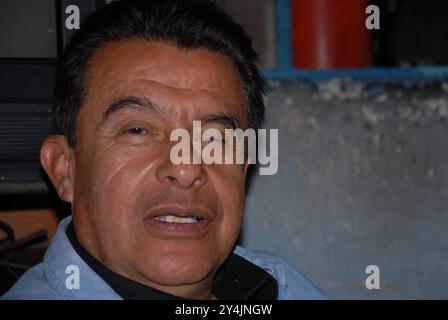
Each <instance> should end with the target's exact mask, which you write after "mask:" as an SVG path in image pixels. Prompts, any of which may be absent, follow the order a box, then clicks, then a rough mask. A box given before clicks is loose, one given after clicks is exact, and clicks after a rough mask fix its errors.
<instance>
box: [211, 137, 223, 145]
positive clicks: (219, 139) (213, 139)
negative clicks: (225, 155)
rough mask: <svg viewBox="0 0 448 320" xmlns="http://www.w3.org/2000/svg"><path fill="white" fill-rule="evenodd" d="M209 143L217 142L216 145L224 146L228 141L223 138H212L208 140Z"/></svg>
mask: <svg viewBox="0 0 448 320" xmlns="http://www.w3.org/2000/svg"><path fill="white" fill-rule="evenodd" d="M208 142H215V143H222V144H224V143H225V142H226V140H225V139H223V138H217V137H214V136H211V137H209V138H208Z"/></svg>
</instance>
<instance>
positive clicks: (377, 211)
mask: <svg viewBox="0 0 448 320" xmlns="http://www.w3.org/2000/svg"><path fill="white" fill-rule="evenodd" d="M271 85H272V91H271V93H270V94H269V96H268V98H267V122H266V128H278V129H279V171H278V173H277V175H275V176H258V175H257V174H255V175H254V176H253V178H252V182H251V186H250V188H249V194H248V199H247V210H246V216H245V223H244V227H243V233H242V237H241V243H242V244H243V245H244V246H246V247H248V248H251V249H265V250H269V251H271V252H273V253H275V254H277V255H279V256H281V257H282V258H284V259H285V260H286V261H288V262H289V263H291V264H293V265H294V266H296V267H298V268H299V269H300V270H302V271H303V272H304V273H305V274H306V275H307V276H309V277H310V278H311V279H312V280H313V281H314V282H315V283H316V284H317V285H318V286H320V287H321V288H322V289H323V290H324V291H325V292H326V293H327V294H328V295H329V296H330V298H334V299H344V298H361V299H364V298H365V299H383V298H386V299H387V298H445V299H446V298H448V287H447V286H448V236H447V230H448V100H447V96H448V93H447V90H448V84H447V83H445V84H440V83H439V84H433V85H430V84H425V83H414V84H412V85H409V86H407V87H405V86H403V85H387V86H383V85H380V84H375V83H370V84H368V83H362V82H358V83H350V82H346V81H343V80H340V79H333V80H330V81H326V82H321V83H302V84H301V83H289V84H281V83H271ZM371 264H374V265H377V266H378V267H379V268H380V270H381V289H380V290H367V289H366V288H365V279H366V277H367V274H365V268H366V266H368V265H371Z"/></svg>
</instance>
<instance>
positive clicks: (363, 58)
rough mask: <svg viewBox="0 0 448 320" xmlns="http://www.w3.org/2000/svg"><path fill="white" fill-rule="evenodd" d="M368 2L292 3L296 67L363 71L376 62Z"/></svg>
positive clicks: (316, 0) (308, 0)
mask: <svg viewBox="0 0 448 320" xmlns="http://www.w3.org/2000/svg"><path fill="white" fill-rule="evenodd" d="M368 4H369V3H368V0H291V10H292V28H293V30H292V36H293V59H294V67H295V68H299V69H337V68H362V67H368V66H370V65H371V63H372V49H371V38H370V31H369V30H367V28H366V26H365V21H366V19H367V14H366V13H365V11H366V8H367V6H368Z"/></svg>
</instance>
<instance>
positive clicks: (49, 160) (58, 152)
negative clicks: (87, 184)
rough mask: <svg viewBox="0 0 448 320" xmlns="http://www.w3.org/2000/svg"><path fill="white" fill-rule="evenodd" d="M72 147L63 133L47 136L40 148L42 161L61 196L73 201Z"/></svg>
mask: <svg viewBox="0 0 448 320" xmlns="http://www.w3.org/2000/svg"><path fill="white" fill-rule="evenodd" d="M72 151H73V150H72V148H70V146H69V145H68V142H67V139H66V138H65V136H63V135H52V136H49V137H48V138H46V139H45V140H44V142H43V144H42V146H41V149H40V163H41V165H42V167H43V168H44V170H45V172H46V173H47V175H48V177H49V178H50V180H51V183H52V184H53V186H54V187H55V189H56V191H57V193H58V195H59V197H60V198H61V199H62V200H64V201H66V202H70V203H71V202H72V201H73V189H74V188H73V183H74V173H73V171H74V170H72V168H74V157H73V152H72Z"/></svg>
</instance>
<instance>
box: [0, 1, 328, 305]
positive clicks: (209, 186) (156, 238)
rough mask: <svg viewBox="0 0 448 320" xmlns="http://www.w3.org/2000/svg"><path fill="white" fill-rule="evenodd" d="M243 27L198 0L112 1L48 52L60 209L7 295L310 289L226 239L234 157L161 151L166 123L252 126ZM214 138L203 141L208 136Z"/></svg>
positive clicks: (236, 220) (253, 71) (291, 292)
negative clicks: (192, 159)
mask: <svg viewBox="0 0 448 320" xmlns="http://www.w3.org/2000/svg"><path fill="white" fill-rule="evenodd" d="M255 60H256V54H255V53H254V51H253V50H252V48H251V44H250V40H249V38H248V37H247V36H246V34H245V33H244V31H243V29H242V28H241V27H240V26H238V25H237V24H235V23H234V22H233V21H232V20H231V19H230V18H229V17H228V16H227V15H226V14H224V13H223V12H221V11H220V10H219V9H217V8H216V6H215V5H214V4H213V3H211V2H210V1H208V0H182V1H178V0H130V1H117V2H113V3H112V4H110V5H108V6H106V7H105V8H104V9H102V10H99V11H97V12H96V13H95V14H93V15H92V16H90V17H89V18H88V19H87V20H85V21H84V23H83V24H82V26H81V30H80V31H79V32H78V33H77V34H76V35H75V37H74V39H73V41H72V42H71V44H70V45H69V46H68V47H67V49H66V51H65V53H64V55H63V57H62V58H61V61H60V66H59V71H58V76H57V83H56V86H57V88H56V95H57V96H56V106H55V112H54V127H55V134H54V135H52V136H50V137H48V138H47V139H46V140H45V141H44V143H43V145H42V148H41V164H42V166H43V168H44V169H45V171H46V173H47V174H48V176H49V178H50V180H51V182H52V184H53V185H54V187H55V189H56V191H57V193H58V194H59V196H60V198H61V199H62V200H64V201H67V202H69V203H70V204H71V209H72V216H73V220H72V218H71V217H69V218H66V219H64V220H63V221H62V222H61V223H60V226H59V228H58V231H57V234H56V236H55V239H54V240H53V242H52V244H51V245H50V247H49V249H48V251H47V253H46V255H45V257H44V261H43V263H41V264H39V265H37V266H35V267H34V268H32V269H30V270H29V271H28V272H27V273H26V274H25V275H24V276H23V277H22V278H21V279H20V280H19V281H18V282H17V283H16V284H15V286H14V287H13V288H12V289H11V290H10V291H9V292H8V293H6V295H5V296H4V297H3V298H5V299H180V298H187V299H203V300H207V299H315V298H317V299H319V298H324V297H325V296H324V295H323V294H322V293H321V291H320V290H319V289H317V288H316V287H315V286H314V285H312V284H311V283H310V282H309V281H308V280H306V278H305V277H304V276H303V275H302V274H300V273H299V272H298V271H296V270H294V269H293V268H292V267H290V266H289V265H287V264H286V263H285V262H283V261H282V260H281V259H279V258H277V257H275V256H272V255H270V254H268V253H262V252H251V251H248V250H245V249H243V248H241V247H238V246H237V247H235V243H236V240H237V237H238V234H239V231H240V226H241V221H242V217H243V210H244V200H245V178H246V173H247V169H248V166H249V165H248V163H247V161H246V162H245V163H244V164H210V165H205V164H202V163H201V164H193V163H191V164H189V163H182V164H173V162H172V161H171V159H170V150H171V148H172V147H173V144H174V142H173V141H171V139H170V133H171V132H173V130H175V129H177V128H183V129H186V130H188V131H191V128H192V124H193V121H201V124H202V128H203V129H207V128H214V129H216V130H218V131H220V132H223V131H224V130H225V129H227V128H232V127H240V128H243V129H246V128H253V129H257V128H258V127H259V126H260V125H261V123H262V120H263V115H264V106H263V91H264V84H263V81H262V80H261V78H260V76H259V72H258V69H257V67H256V66H255ZM210 143H213V141H210Z"/></svg>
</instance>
